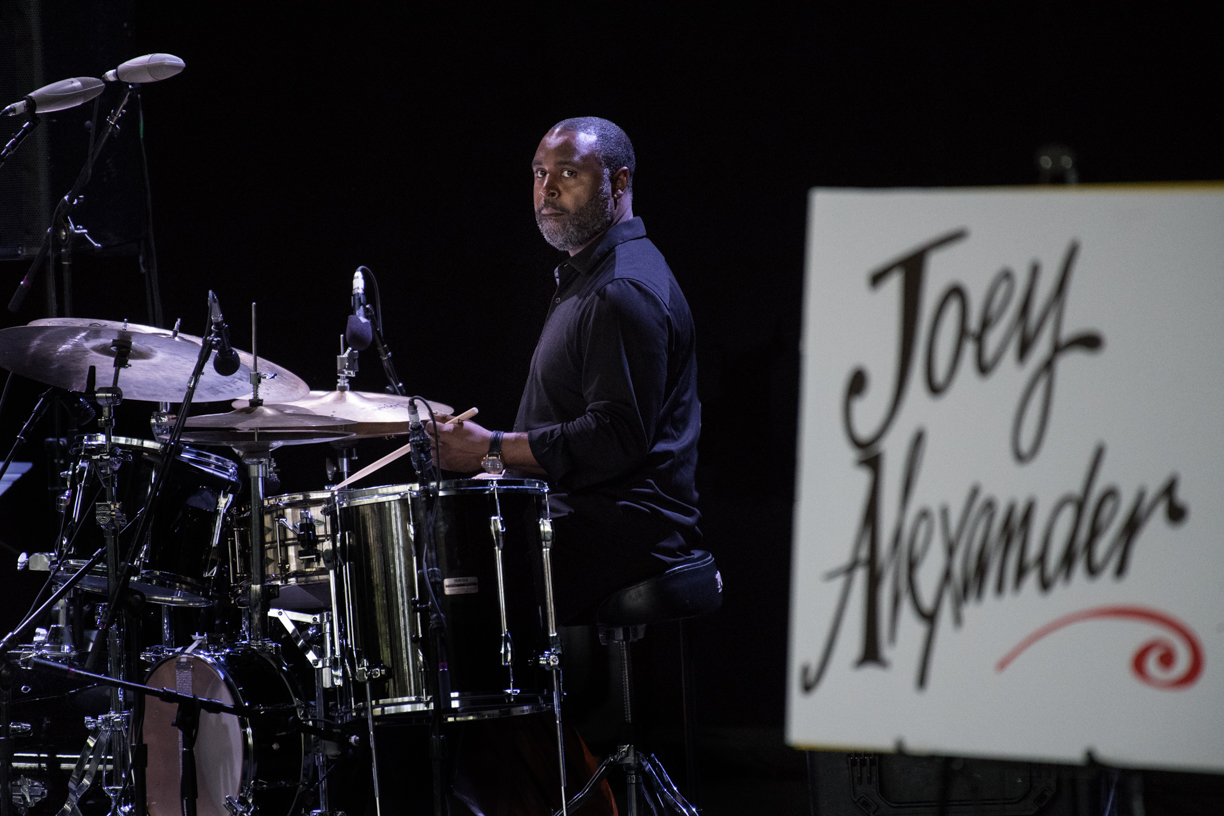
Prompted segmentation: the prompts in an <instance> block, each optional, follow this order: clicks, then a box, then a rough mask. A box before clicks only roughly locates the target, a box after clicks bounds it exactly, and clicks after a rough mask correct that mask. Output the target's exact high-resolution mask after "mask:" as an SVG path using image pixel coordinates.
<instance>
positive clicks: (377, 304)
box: [362, 267, 408, 397]
mask: <svg viewBox="0 0 1224 816" xmlns="http://www.w3.org/2000/svg"><path fill="white" fill-rule="evenodd" d="M362 269H365V272H366V274H368V275H369V276H370V282H371V283H372V284H374V309H373V310H371V311H372V314H371V317H373V318H374V319H373V320H371V321H370V329H371V330H372V331H371V334H373V335H374V348H376V349H377V350H378V359H379V360H380V361H381V362H382V367H383V373H384V374H386V375H387V382H388V383H389V385H388V386H387V388H388V390H389V391H391V393H393V394H396V395H398V396H401V397H406V396H408V395H407V394H405V393H404V384H403V383H402V382H400V378H399V375H398V374H396V373H395V365H394V364H393V363H392V362H391V352H390V351H388V350H387V344H386V343H384V342H383V336H382V295H381V294H379V291H378V278H376V277H374V273H373V272H371V271H370V270H369V268H368V267H362ZM366 308H367V309H368V308H369V307H366Z"/></svg>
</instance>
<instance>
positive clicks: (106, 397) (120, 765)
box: [78, 302, 223, 805]
mask: <svg viewBox="0 0 1224 816" xmlns="http://www.w3.org/2000/svg"><path fill="white" fill-rule="evenodd" d="M209 305H210V309H209V312H210V318H211V315H212V312H213V310H212V308H211V307H212V304H211V302H210V304H209ZM222 328H223V324H222V323H220V322H219V321H213V322H212V323H211V324H210V329H209V331H208V332H207V333H206V334H205V335H204V337H203V338H202V340H201V344H200V353H199V356H198V357H197V358H196V364H195V368H194V369H193V370H192V373H191V377H190V378H189V379H188V382H187V392H186V393H185V394H184V396H183V401H182V403H181V406H180V410H179V415H178V420H177V422H176V423H175V425H174V429H173V430H172V431H171V432H170V436H169V438H168V439H167V440H166V441H165V442H164V443H163V445H162V460H163V464H162V466H160V467H159V468H158V469H157V475H156V478H155V480H154V483H153V488H152V490H151V491H150V493H149V498H148V500H147V502H146V503H145V506H144V508H143V510H142V511H141V514H140V519H139V521H138V523H137V524H136V532H135V534H134V535H133V536H132V539H131V544H130V545H129V546H128V551H127V553H126V558H123V559H122V560H121V559H120V556H119V553H118V542H117V531H118V528H119V527H121V526H122V524H123V521H122V508H121V507H120V506H119V503H118V502H117V501H116V500H115V492H114V488H115V486H114V468H113V466H112V464H111V462H110V451H111V445H112V441H113V438H112V430H113V427H114V408H115V406H116V405H118V404H119V403H120V402H121V401H122V399H123V393H122V391H120V390H119V373H120V371H121V370H122V369H123V368H125V367H126V366H127V364H128V358H129V356H130V354H131V349H132V341H131V337H130V336H124V335H123V334H121V335H120V337H119V338H118V339H117V340H116V341H115V344H114V350H115V376H114V380H113V383H112V385H111V387H110V388H100V389H97V391H96V392H95V393H94V396H95V399H96V401H97V402H98V404H99V405H100V406H101V407H102V418H101V419H100V420H99V425H100V427H102V428H103V429H104V434H103V437H104V441H103V444H102V445H96V446H95V447H96V448H97V450H96V454H95V455H96V456H97V457H99V460H98V463H97V464H98V467H97V468H96V470H97V472H98V475H99V478H100V479H102V480H103V483H104V485H105V487H106V501H105V502H100V503H99V504H98V507H97V515H98V523H99V524H100V525H102V526H103V530H104V531H105V533H106V541H107V546H106V551H107V562H108V563H107V581H108V584H107V604H106V614H105V616H104V617H103V619H102V621H101V622H100V623H99V627H98V632H97V635H96V636H95V639H94V643H93V646H92V649H91V651H90V654H89V659H88V660H87V661H86V664H85V665H86V668H87V669H93V668H94V667H95V666H96V665H97V664H98V662H99V660H100V655H101V650H102V645H103V643H107V644H108V646H109V648H108V649H107V653H108V668H109V670H110V676H111V678H112V679H113V680H114V682H112V683H110V685H111V688H112V692H111V695H112V700H111V702H112V709H113V710H112V713H111V714H108V715H104V716H103V717H100V718H99V728H100V729H101V731H102V733H101V737H102V738H91V740H90V744H87V745H86V752H88V751H90V749H91V748H93V749H94V750H95V753H96V752H97V751H98V750H104V749H105V746H104V745H103V747H102V748H97V747H96V745H95V742H98V743H101V742H105V741H107V740H109V741H110V742H111V744H112V747H113V748H114V751H113V755H112V756H113V760H112V767H113V770H114V773H113V778H114V779H115V780H119V779H123V780H125V781H126V780H127V779H128V774H129V771H130V770H131V768H130V763H129V753H130V748H131V745H130V742H129V740H128V731H127V726H128V725H129V723H128V715H129V712H127V711H125V710H124V706H123V702H124V700H123V697H122V695H121V692H120V689H122V688H124V686H123V683H125V682H126V681H125V680H124V678H123V677H122V674H124V673H125V672H124V669H125V664H124V660H125V657H127V655H126V654H125V653H124V651H123V649H122V646H123V639H122V637H121V633H120V632H117V631H115V630H114V624H115V622H116V617H117V616H118V615H119V614H121V613H123V612H125V611H126V610H127V607H128V606H129V605H130V604H131V603H132V602H133V601H135V602H137V603H139V602H140V601H142V600H143V599H142V598H141V596H140V594H139V593H135V594H130V593H129V591H128V586H129V584H130V582H131V579H132V574H133V572H134V571H135V568H136V562H137V557H136V556H137V555H138V553H139V548H140V547H141V545H142V542H143V541H144V537H145V533H146V531H147V530H148V525H149V524H150V522H151V519H152V516H153V514H154V513H155V512H156V510H157V504H158V500H159V499H160V497H161V495H162V489H163V487H164V485H165V483H166V480H167V477H168V476H169V473H170V470H171V463H173V461H174V459H175V457H176V455H177V453H178V447H179V439H180V438H181V437H182V433H183V428H184V427H185V424H186V421H187V414H188V412H189V410H190V408H191V402H192V399H193V398H194V396H195V392H196V388H197V387H198V386H199V383H200V378H201V377H202V376H203V373H204V366H205V364H207V362H208V359H209V357H210V356H211V355H212V352H213V351H214V350H215V349H216V348H217V347H218V345H219V344H220V339H221V330H222ZM90 374H91V376H90V378H89V379H90V385H92V381H93V376H92V374H93V371H92V368H91V370H90ZM87 390H88V389H87ZM87 444H88V443H87ZM120 567H122V568H121V569H120ZM133 665H134V660H133ZM133 702H134V703H135V704H136V705H141V704H142V702H141V700H140V698H136V699H135V700H134V701H133ZM107 718H110V719H107ZM113 720H122V721H123V725H122V727H116V725H117V724H118V723H116V722H113ZM108 731H109V733H107V732H108ZM103 738H105V739H103ZM137 758H138V759H140V760H143V753H140V754H138V755H137ZM84 761H85V753H83V754H82V763H83V762H84ZM82 763H78V768H80V767H81V764H82ZM133 781H134V785H135V796H136V803H137V804H138V805H141V804H142V803H143V802H144V797H145V791H144V790H143V787H144V784H143V783H144V770H143V762H141V763H139V764H138V767H136V768H135V777H134V780H133ZM88 786H89V783H88V782H86V783H85V785H84V787H83V788H80V789H79V790H80V791H81V792H83V791H84V789H85V788H88ZM120 790H122V788H120ZM108 793H109V791H108ZM115 796H118V793H116V794H115Z"/></svg>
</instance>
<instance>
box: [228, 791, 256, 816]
mask: <svg viewBox="0 0 1224 816" xmlns="http://www.w3.org/2000/svg"><path fill="white" fill-rule="evenodd" d="M225 809H226V810H228V811H229V812H230V813H231V814H232V816H251V814H252V813H254V812H255V793H254V791H253V790H251V786H250V785H243V787H242V790H241V791H239V793H238V795H237V796H226V797H225Z"/></svg>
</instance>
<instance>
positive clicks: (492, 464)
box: [480, 431, 506, 476]
mask: <svg viewBox="0 0 1224 816" xmlns="http://www.w3.org/2000/svg"><path fill="white" fill-rule="evenodd" d="M480 466H481V467H482V468H484V469H485V473H492V474H493V475H494V476H500V475H501V474H503V473H505V472H506V465H505V463H504V462H502V432H501V431H494V432H493V438H492V439H490V440H489V452H488V453H486V454H485V458H483V459H481V460H480Z"/></svg>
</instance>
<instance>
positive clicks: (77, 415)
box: [59, 391, 98, 428]
mask: <svg viewBox="0 0 1224 816" xmlns="http://www.w3.org/2000/svg"><path fill="white" fill-rule="evenodd" d="M59 400H60V404H61V405H63V406H64V409H65V410H66V411H68V414H69V416H71V417H72V421H73V422H75V423H76V426H77V427H78V428H79V427H81V426H82V425H85V424H86V423H88V422H90V421H91V420H92V419H93V418H94V417H95V416H97V415H98V412H97V411H95V410H94V407H93V406H92V405H90V404H89V401H88V400H87V399H85V397H84V396H83V395H82V394H81V393H80V392H78V391H65V392H63V393H62V394H60V395H59Z"/></svg>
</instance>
